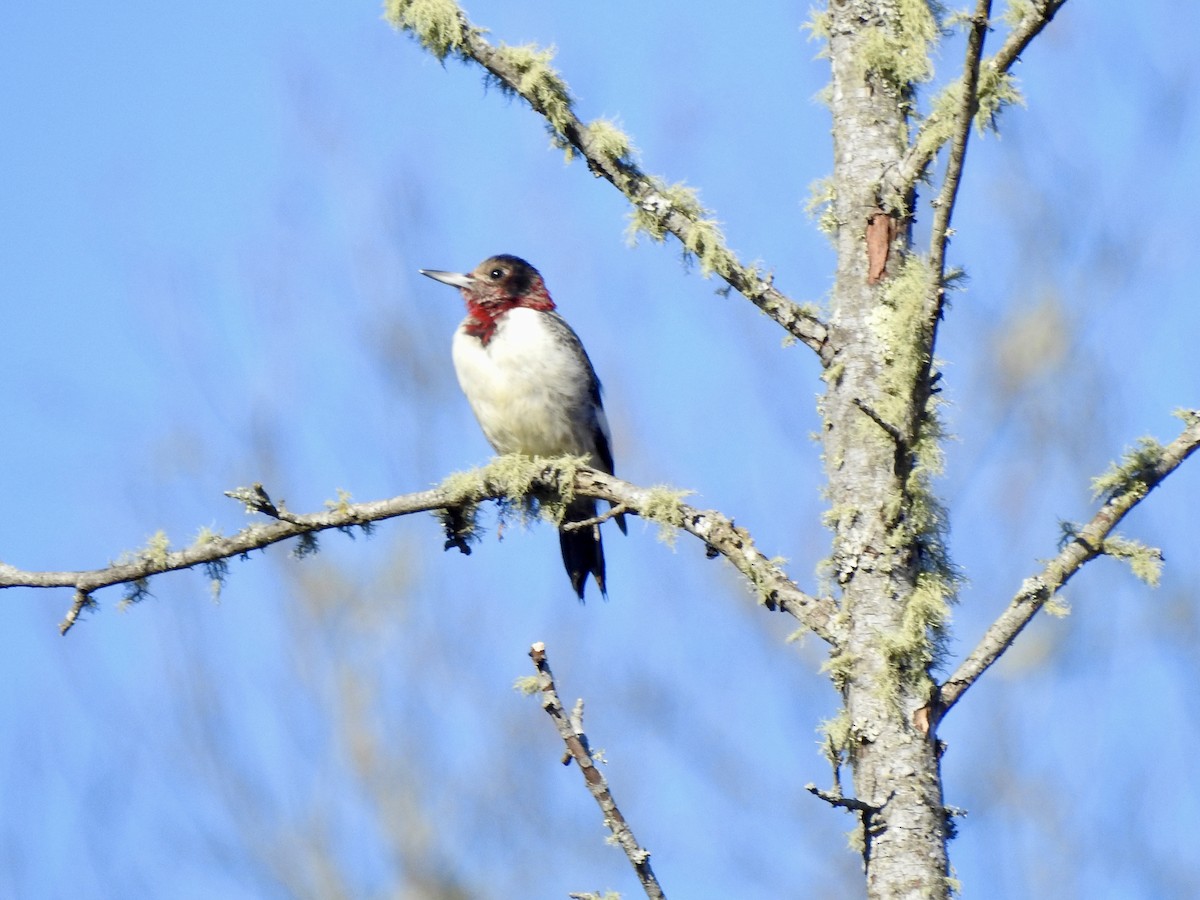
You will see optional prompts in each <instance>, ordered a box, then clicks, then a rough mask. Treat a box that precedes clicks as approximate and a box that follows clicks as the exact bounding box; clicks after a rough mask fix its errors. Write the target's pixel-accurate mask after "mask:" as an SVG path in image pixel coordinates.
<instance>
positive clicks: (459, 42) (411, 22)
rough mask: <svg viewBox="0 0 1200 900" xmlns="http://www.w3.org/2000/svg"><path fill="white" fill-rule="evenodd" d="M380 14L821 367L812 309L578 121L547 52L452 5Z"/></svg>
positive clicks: (607, 126) (693, 206)
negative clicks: (546, 135) (534, 129)
mask: <svg viewBox="0 0 1200 900" xmlns="http://www.w3.org/2000/svg"><path fill="white" fill-rule="evenodd" d="M387 16H388V19H389V20H390V21H391V22H392V24H394V25H395V26H396V27H397V28H399V29H402V30H404V31H407V32H409V33H411V34H413V35H414V36H415V37H416V38H417V39H418V40H419V41H420V42H421V44H422V45H423V46H424V47H425V48H426V49H428V50H429V51H430V52H431V53H433V54H434V55H435V56H437V57H438V58H439V59H445V57H446V56H450V55H453V56H457V57H459V58H460V59H462V60H464V61H466V62H470V63H475V64H477V65H479V66H481V67H482V68H483V69H484V71H486V72H487V73H488V76H489V78H490V79H491V80H493V81H494V82H495V83H496V84H497V85H498V86H499V87H500V88H501V89H502V90H504V91H506V92H508V93H510V94H515V95H517V96H520V97H521V98H522V99H524V100H525V101H526V102H527V103H528V104H529V105H530V107H532V108H533V110H534V112H536V113H538V114H539V115H541V116H542V117H543V118H544V119H545V120H546V123H547V125H548V126H549V129H550V132H551V134H552V135H553V137H554V140H555V142H556V143H557V144H559V146H561V147H563V148H564V149H565V150H566V151H567V152H568V154H578V155H580V156H582V157H583V158H584V160H585V161H586V162H587V166H588V169H589V170H590V171H591V172H592V173H593V174H594V175H596V176H597V177H601V178H604V179H605V180H606V181H608V182H609V183H610V184H612V185H613V186H614V187H615V188H616V189H617V190H619V191H620V192H621V193H622V194H624V195H625V197H626V199H628V200H629V202H630V204H631V205H632V207H633V212H632V214H631V228H630V230H631V232H632V233H633V234H635V235H636V234H637V233H639V232H643V233H645V234H647V235H649V236H650V237H651V238H653V239H655V240H658V241H662V240H664V239H665V238H666V236H667V235H671V236H673V237H675V238H677V239H678V240H679V242H680V244H681V245H682V246H683V249H684V253H685V255H687V256H688V257H690V258H693V259H695V260H696V261H697V262H698V263H699V265H700V269H701V272H702V273H703V274H704V275H709V274H715V275H717V276H718V277H720V278H722V279H723V280H724V281H725V282H726V284H728V285H729V286H730V287H731V288H733V289H734V290H735V291H737V292H738V293H740V294H741V295H742V296H744V297H745V298H746V299H747V300H749V301H750V302H751V303H753V304H754V305H755V306H757V307H758V308H759V309H760V310H761V311H762V312H763V313H765V314H766V315H767V316H769V317H770V318H771V319H773V320H774V321H775V322H777V323H778V324H779V325H780V326H782V327H783V328H784V329H785V330H786V331H787V332H788V333H789V334H790V335H791V336H793V337H794V338H796V339H797V340H798V341H800V342H801V343H803V344H805V345H806V346H808V347H810V348H812V349H813V350H814V351H816V353H817V355H818V356H819V357H820V359H821V361H822V363H823V364H825V365H828V363H829V361H830V359H831V358H832V349H831V348H830V347H829V345H828V341H829V331H828V328H827V327H826V325H825V323H824V322H822V321H821V319H820V318H819V317H818V315H817V314H816V311H815V310H814V309H812V308H811V307H809V306H807V305H804V304H800V303H797V302H796V301H794V300H792V299H790V298H788V297H787V296H785V295H784V294H783V293H782V292H780V291H779V290H778V289H776V287H775V286H774V284H773V280H772V278H771V277H770V275H769V274H764V273H763V272H761V271H760V270H759V269H758V268H756V267H755V266H748V265H744V264H743V263H742V262H741V261H740V260H739V259H738V258H737V256H736V255H735V254H734V253H733V251H731V250H730V249H729V247H728V246H727V245H726V242H725V238H724V235H722V233H721V229H720V227H719V225H718V223H717V221H716V219H715V218H714V217H713V215H712V213H711V212H709V211H708V210H706V209H705V208H704V207H703V206H702V205H701V203H700V200H699V197H698V196H697V194H696V192H695V191H694V190H692V189H691V188H688V187H686V186H685V185H682V184H667V183H666V182H665V181H663V180H662V179H660V178H658V177H656V176H653V175H648V174H646V173H645V172H643V171H642V169H641V167H640V166H639V165H638V164H637V162H636V161H635V160H634V151H633V146H632V143H631V142H630V140H629V138H628V137H626V136H625V135H624V134H622V133H621V132H620V130H619V129H617V128H616V126H615V125H613V123H612V122H609V121H607V120H604V119H597V120H595V121H593V122H590V123H584V122H583V121H581V120H580V119H579V117H578V116H576V115H575V112H574V108H573V106H574V104H573V101H572V98H571V96H570V93H569V91H568V89H567V85H566V83H565V82H564V81H563V79H562V77H561V76H560V75H559V74H558V72H556V71H555V70H554V69H553V67H551V65H550V61H551V59H552V55H553V54H552V51H550V50H543V49H539V48H537V47H535V46H532V45H526V46H521V47H511V46H508V45H505V44H499V45H495V44H492V43H491V42H489V41H488V40H487V39H486V38H485V37H484V31H483V30H482V29H480V28H478V27H477V26H475V25H473V24H472V23H471V22H470V21H469V20H468V19H467V17H466V15H465V14H464V13H463V11H462V9H461V8H459V6H458V4H457V3H455V2H454V0H389V2H388V3H387Z"/></svg>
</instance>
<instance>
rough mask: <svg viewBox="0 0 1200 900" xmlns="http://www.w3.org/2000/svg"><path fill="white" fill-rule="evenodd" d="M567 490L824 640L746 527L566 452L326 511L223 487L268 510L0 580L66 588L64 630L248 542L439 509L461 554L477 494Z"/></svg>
mask: <svg viewBox="0 0 1200 900" xmlns="http://www.w3.org/2000/svg"><path fill="white" fill-rule="evenodd" d="M575 494H579V495H582V496H586V497H596V498H599V499H601V500H610V501H612V502H614V503H616V504H619V505H621V506H622V511H623V512H627V513H631V514H633V515H638V516H642V517H643V518H646V519H650V520H652V521H654V522H657V523H658V524H659V525H661V526H662V527H664V528H668V529H675V528H679V529H682V530H683V531H686V532H688V533H689V534H692V535H695V536H696V537H698V538H699V539H700V540H702V541H704V543H705V546H706V548H707V549H708V551H709V553H710V554H720V555H722V556H725V557H726V558H727V559H729V561H730V562H731V563H733V565H734V566H735V567H736V568H737V569H738V571H740V572H741V573H742V574H743V575H745V576H746V578H747V579H748V580H749V581H750V583H751V585H752V587H753V588H754V590H755V592H756V593H757V595H758V597H759V599H760V601H761V602H762V603H763V604H764V605H765V606H767V608H769V609H781V610H783V611H785V612H788V613H790V614H791V615H793V616H794V617H796V619H798V620H799V621H800V622H801V623H802V624H803V625H804V626H805V627H807V628H809V629H811V630H812V631H813V632H814V633H816V634H817V635H819V636H820V637H822V638H823V639H825V640H827V641H832V640H833V636H834V622H835V616H836V612H837V610H836V607H835V605H834V603H833V601H832V600H831V599H829V598H817V597H812V596H810V595H808V594H805V593H804V592H803V591H801V590H800V589H799V588H797V587H796V585H795V584H794V583H793V582H792V581H791V580H790V579H789V578H788V577H787V575H786V574H785V573H784V571H783V570H782V568H780V566H779V565H778V564H776V563H775V562H773V561H772V560H770V559H768V558H767V557H765V556H764V555H763V554H762V553H760V552H759V551H758V550H757V549H756V548H755V547H754V541H753V539H752V538H751V537H750V535H749V533H748V532H747V531H745V529H742V528H737V527H735V526H734V524H733V522H732V521H731V520H730V519H728V518H726V517H725V516H723V515H721V514H720V513H717V512H713V511H709V510H698V509H695V508H693V507H691V506H688V505H687V504H685V503H683V502H682V501H681V500H680V497H681V496H682V494H680V493H679V492H675V491H670V490H668V489H666V488H643V487H638V486H637V485H633V484H630V483H629V482H627V481H622V480H620V479H619V478H614V477H612V476H611V475H604V474H603V473H600V472H596V471H594V470H593V469H589V468H588V467H587V466H585V465H583V464H582V463H581V461H580V460H578V459H574V458H570V457H566V458H562V459H539V458H530V457H523V456H501V457H497V458H496V459H495V460H493V461H492V462H491V463H489V464H488V465H486V466H484V467H482V468H479V469H474V470H472V471H470V472H461V473H457V474H455V475H451V476H450V477H448V478H447V479H446V480H445V481H444V482H443V483H442V484H441V485H439V486H438V487H436V488H434V489H432V490H428V491H419V492H417V493H413V494H402V495H400V496H398V497H392V498H391V499H388V500H375V501H370V502H366V503H352V502H350V498H349V497H348V496H347V495H345V494H340V495H339V497H338V499H337V500H336V501H331V502H330V503H328V504H327V508H326V509H325V510H323V511H321V512H315V513H293V512H291V511H289V510H288V509H287V508H286V506H285V505H284V504H283V503H282V502H276V501H274V500H272V499H271V497H270V496H269V495H268V494H267V492H266V491H265V490H264V489H263V487H262V485H258V484H256V485H254V486H252V487H248V488H239V489H237V490H235V491H230V492H229V496H230V497H232V498H233V499H235V500H237V501H239V502H241V503H242V504H244V505H245V506H246V508H247V510H248V511H250V512H254V513H260V514H262V515H264V516H267V517H268V518H270V519H271V521H269V522H260V523H255V524H253V525H250V526H248V527H246V528H243V529H242V530H241V531H239V532H238V533H237V534H234V535H229V536H224V535H220V534H215V533H213V532H211V531H208V530H207V529H206V530H205V531H203V532H201V534H200V535H199V536H198V537H197V538H196V540H195V541H193V542H192V543H191V544H190V545H189V546H187V547H183V548H180V549H175V550H173V549H171V546H170V542H169V540H168V539H167V537H166V535H164V534H162V533H161V532H160V533H159V534H156V535H155V536H154V537H153V538H151V539H150V541H149V542H148V544H147V546H146V547H144V548H142V549H140V550H138V551H135V552H133V553H128V554H125V555H124V556H123V557H122V558H120V559H118V560H117V561H116V562H114V563H112V564H111V565H108V566H105V567H103V568H100V569H89V570H80V571H60V572H27V571H22V570H21V569H18V568H16V567H15V566H12V565H8V564H6V563H0V589H2V588H8V587H34V588H64V587H66V588H73V589H74V591H75V595H74V600H73V602H72V606H71V609H70V611H69V612H68V613H67V616H66V618H65V619H64V620H63V623H62V625H61V631H62V632H63V633H64V634H65V633H66V632H67V631H68V630H69V629H70V628H71V627H72V626H73V625H74V624H75V623H76V621H78V619H79V616H80V614H81V613H83V612H84V611H85V610H86V609H89V608H91V607H93V606H94V603H95V601H94V600H93V598H92V595H93V593H94V592H96V591H98V590H100V589H101V588H106V587H112V586H115V585H126V586H127V590H128V592H129V598H131V599H138V598H140V597H143V596H145V595H146V593H147V591H146V581H147V579H149V578H150V577H151V576H153V575H161V574H163V573H165V572H174V571H178V570H180V569H190V568H194V567H196V566H202V567H205V568H206V569H207V570H208V571H209V572H210V574H212V575H213V576H214V577H215V578H220V577H223V574H224V564H225V563H226V561H227V560H230V559H233V558H235V557H245V556H246V555H247V554H249V553H250V552H251V551H253V550H261V549H263V548H265V547H269V546H271V545H272V544H278V543H280V542H281V541H286V540H290V539H293V538H295V539H298V540H299V541H300V542H301V543H300V544H299V545H298V547H297V552H298V553H301V554H303V553H305V552H311V550H313V549H314V548H315V537H316V535H317V534H319V533H320V532H322V531H328V530H330V529H338V530H347V529H353V528H369V527H370V526H371V525H372V524H373V523H375V522H380V521H383V520H385V519H391V518H395V517H397V516H404V515H411V514H412V513H420V512H436V513H438V514H439V515H440V517H441V518H442V522H443V525H444V526H445V527H446V533H447V541H446V548H447V549H449V548H450V547H457V548H458V549H460V550H462V551H463V552H464V553H469V552H470V546H469V542H470V540H471V539H472V538H473V532H474V524H475V517H476V515H477V512H478V508H479V505H480V504H481V503H483V502H484V501H488V500H498V501H500V502H501V504H502V508H503V509H502V511H504V512H509V511H511V510H513V509H514V508H515V509H519V510H520V511H521V512H522V513H523V514H524V513H527V512H530V511H531V510H535V509H536V510H539V511H540V512H541V513H542V514H544V515H546V516H548V517H549V518H551V519H557V518H560V517H561V515H562V512H563V510H565V508H566V506H567V504H568V503H569V502H570V498H571V497H572V496H574V495H575Z"/></svg>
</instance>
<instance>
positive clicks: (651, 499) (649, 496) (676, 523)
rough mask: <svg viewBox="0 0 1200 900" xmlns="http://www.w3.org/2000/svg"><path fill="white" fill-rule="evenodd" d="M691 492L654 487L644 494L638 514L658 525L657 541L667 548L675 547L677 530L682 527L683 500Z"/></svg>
mask: <svg viewBox="0 0 1200 900" xmlns="http://www.w3.org/2000/svg"><path fill="white" fill-rule="evenodd" d="M691 493H692V491H677V490H673V489H671V488H669V487H665V486H663V485H656V486H655V487H652V488H650V490H648V491H647V492H646V499H645V501H644V502H643V503H642V504H641V508H640V509H639V513H640V515H641V516H642V518H644V519H648V520H649V521H651V522H654V523H655V524H657V525H658V539H659V540H660V541H662V542H663V543H664V544H666V545H667V546H668V547H674V546H675V539H676V538H677V537H678V536H679V529H680V528H682V527H683V500H684V498H685V497H687V496H688V495H690V494H691Z"/></svg>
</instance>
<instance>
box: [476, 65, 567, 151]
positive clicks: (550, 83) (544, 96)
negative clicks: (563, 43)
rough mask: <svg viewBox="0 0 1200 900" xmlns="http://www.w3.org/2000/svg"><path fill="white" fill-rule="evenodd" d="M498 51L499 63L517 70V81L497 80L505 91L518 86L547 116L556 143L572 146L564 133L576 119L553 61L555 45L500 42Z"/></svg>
mask: <svg viewBox="0 0 1200 900" xmlns="http://www.w3.org/2000/svg"><path fill="white" fill-rule="evenodd" d="M496 53H497V55H498V57H499V60H500V66H499V67H504V68H510V69H513V70H515V79H514V80H515V84H509V83H508V82H507V81H496V82H495V83H496V84H497V85H498V86H499V87H500V88H501V90H504V91H512V90H514V89H515V90H516V92H517V93H518V94H520V95H521V96H522V97H524V98H525V99H526V100H528V101H529V104H530V105H531V106H532V107H533V108H534V109H536V110H537V111H538V112H540V113H541V114H542V115H543V116H545V117H546V121H547V122H548V123H549V126H550V130H551V132H552V133H553V134H554V137H555V143H556V144H558V145H559V146H560V147H569V144H567V142H566V138H565V134H566V132H567V130H568V129H570V128H571V127H572V125H573V124H574V122H575V115H574V113H573V112H572V111H571V105H572V102H571V95H570V92H569V91H568V90H567V84H566V82H565V81H563V79H562V76H561V75H559V74H558V72H557V71H555V69H554V67H553V66H551V65H550V61H551V60H553V59H554V48H553V47H548V48H545V49H543V48H541V47H539V46H537V45H536V44H522V45H520V46H517V47H513V46H510V45H508V44H501V45H500V46H499V47H498V48H497V50H496Z"/></svg>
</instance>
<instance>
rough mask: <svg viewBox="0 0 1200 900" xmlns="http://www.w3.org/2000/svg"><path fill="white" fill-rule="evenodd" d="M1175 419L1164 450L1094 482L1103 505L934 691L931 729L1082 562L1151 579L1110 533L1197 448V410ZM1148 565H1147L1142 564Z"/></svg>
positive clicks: (1133, 456) (1146, 555)
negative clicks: (1108, 563) (1107, 563)
mask: <svg viewBox="0 0 1200 900" xmlns="http://www.w3.org/2000/svg"><path fill="white" fill-rule="evenodd" d="M1179 415H1180V417H1181V418H1183V420H1184V421H1185V422H1186V423H1187V424H1186V427H1185V428H1184V430H1183V432H1182V433H1181V434H1180V435H1179V436H1178V437H1177V438H1175V440H1173V441H1171V443H1169V444H1167V445H1166V446H1165V447H1164V446H1162V445H1160V444H1158V443H1157V442H1156V441H1152V440H1148V439H1147V440H1143V441H1142V442H1141V443H1140V444H1139V445H1138V447H1137V448H1136V449H1134V450H1133V451H1131V452H1130V453H1128V454H1127V455H1126V457H1125V458H1124V460H1122V462H1121V463H1119V464H1116V465H1114V466H1113V468H1112V469H1111V470H1110V471H1109V472H1108V473H1106V474H1105V475H1103V476H1101V477H1100V478H1097V479H1096V480H1095V482H1094V484H1093V486H1094V487H1095V489H1096V492H1097V494H1098V495H1100V496H1102V497H1103V498H1104V500H1105V502H1104V505H1103V506H1102V507H1100V509H1099V511H1097V513H1096V515H1094V516H1093V517H1092V520H1091V521H1090V522H1088V523H1087V524H1086V525H1084V526H1083V527H1081V528H1075V527H1073V528H1071V529H1070V530H1069V531H1068V532H1067V534H1066V535H1065V545H1064V546H1063V548H1062V550H1060V551H1059V553H1058V555H1057V556H1055V557H1054V558H1053V559H1052V560H1050V561H1049V562H1048V563H1047V564H1046V565H1045V566H1044V567H1043V568H1042V570H1041V571H1040V572H1039V573H1038V574H1036V575H1034V576H1033V577H1031V578H1027V579H1026V580H1025V581H1024V583H1022V585H1021V588H1020V590H1018V591H1017V593H1016V596H1014V597H1013V599H1012V600H1011V602H1010V603H1009V605H1008V608H1007V609H1005V610H1004V612H1003V613H1001V614H1000V616H999V618H997V619H996V621H995V622H993V623H992V625H991V627H990V628H988V630H987V632H986V633H985V634H984V636H983V638H982V639H981V640H980V641H979V643H978V644H977V645H976V647H975V649H974V650H972V651H971V654H970V655H969V656H968V657H967V658H966V659H965V660H963V662H962V664H961V665H960V666H959V667H958V669H957V670H955V672H954V674H952V675H951V676H950V677H949V678H947V679H946V681H945V682H944V683H943V684H942V685H941V686H940V687H939V688H938V691H937V695H936V697H935V698H934V700H933V701H932V703H931V704H930V705H931V707H932V717H931V718H932V720H933V723H934V724H936V722H937V720H938V719H940V718H941V717H942V716H943V715H945V713H946V712H947V711H948V710H949V709H950V708H951V707H952V706H954V704H955V703H957V702H958V701H959V699H960V698H961V697H962V695H963V694H964V693H965V692H966V690H967V689H968V688H969V687H970V686H971V685H972V684H974V683H975V682H976V681H977V680H978V679H979V676H980V675H982V674H983V673H984V672H985V671H987V669H988V667H990V666H991V665H992V663H994V662H995V661H996V660H997V659H999V658H1000V656H1001V655H1002V654H1003V653H1004V652H1005V651H1006V650H1007V649H1008V648H1009V646H1011V645H1012V642H1013V641H1014V640H1015V639H1016V637H1017V635H1018V634H1020V633H1021V630H1022V629H1023V628H1024V627H1025V626H1026V625H1028V624H1029V622H1030V620H1031V619H1032V618H1033V617H1034V616H1035V615H1036V614H1037V612H1038V610H1040V609H1041V608H1042V607H1043V606H1045V605H1046V603H1047V602H1048V601H1049V600H1050V599H1051V598H1052V597H1054V595H1055V593H1056V592H1057V591H1058V590H1060V589H1061V588H1062V587H1063V585H1065V584H1066V583H1067V581H1069V580H1070V578H1071V577H1072V576H1073V575H1074V574H1075V573H1076V572H1078V571H1079V570H1080V569H1081V568H1082V567H1083V566H1084V564H1085V563H1087V562H1089V561H1091V560H1092V559H1095V558H1096V557H1097V556H1105V555H1111V556H1116V557H1119V558H1123V559H1127V560H1129V561H1130V562H1131V563H1132V564H1133V565H1134V567H1135V571H1137V568H1138V567H1139V566H1143V571H1142V572H1141V573H1140V574H1142V575H1143V577H1153V572H1154V568H1155V566H1154V562H1153V560H1154V558H1155V556H1156V554H1155V553H1154V551H1152V550H1150V548H1147V547H1143V546H1142V545H1140V544H1137V543H1136V542H1132V541H1127V540H1125V539H1122V538H1116V537H1114V536H1113V534H1112V532H1113V529H1115V528H1116V527H1117V525H1118V523H1120V521H1121V520H1122V519H1123V518H1124V517H1125V516H1126V514H1128V513H1129V511H1130V510H1132V509H1133V508H1134V507H1135V506H1137V504H1138V503H1140V502H1141V501H1142V500H1143V499H1145V497H1146V495H1147V494H1149V493H1150V491H1152V490H1154V488H1155V487H1157V486H1158V485H1159V484H1160V483H1161V482H1162V480H1163V479H1164V478H1166V477H1167V476H1168V475H1170V474H1171V473H1172V472H1173V471H1175V469H1176V468H1178V467H1179V465H1180V464H1181V463H1182V462H1183V461H1184V460H1185V459H1187V458H1188V457H1189V456H1190V455H1191V454H1192V453H1193V452H1195V450H1196V449H1197V448H1198V447H1200V411H1196V410H1187V411H1183V412H1181V413H1179ZM1135 551H1140V552H1135ZM1147 562H1149V565H1144V564H1145V563H1147Z"/></svg>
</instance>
